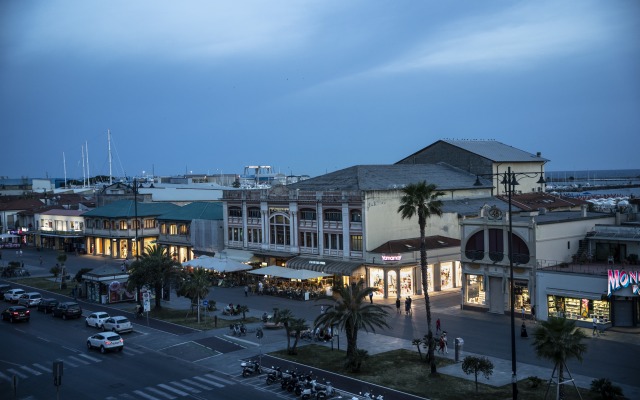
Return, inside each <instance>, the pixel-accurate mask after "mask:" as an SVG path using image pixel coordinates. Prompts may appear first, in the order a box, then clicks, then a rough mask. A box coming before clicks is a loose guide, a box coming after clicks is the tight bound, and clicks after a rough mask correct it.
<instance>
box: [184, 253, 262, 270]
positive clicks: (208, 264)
mask: <svg viewBox="0 0 640 400" xmlns="http://www.w3.org/2000/svg"><path fill="white" fill-rule="evenodd" d="M182 266H183V267H193V268H205V269H208V270H212V271H216V272H237V271H245V270H248V269H251V265H247V264H243V263H241V262H237V261H233V260H230V259H228V258H217V257H210V256H201V257H198V258H194V259H193V260H189V261H185V262H183V263H182Z"/></svg>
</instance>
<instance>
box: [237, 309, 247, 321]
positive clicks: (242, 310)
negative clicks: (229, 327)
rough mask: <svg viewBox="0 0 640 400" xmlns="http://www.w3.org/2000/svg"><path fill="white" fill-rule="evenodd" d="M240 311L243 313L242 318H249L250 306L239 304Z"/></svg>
mask: <svg viewBox="0 0 640 400" xmlns="http://www.w3.org/2000/svg"><path fill="white" fill-rule="evenodd" d="M238 311H240V312H241V313H242V320H243V321H244V320H245V319H247V313H248V312H249V307H247V306H241V305H238Z"/></svg>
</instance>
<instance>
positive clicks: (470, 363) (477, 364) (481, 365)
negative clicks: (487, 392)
mask: <svg viewBox="0 0 640 400" xmlns="http://www.w3.org/2000/svg"><path fill="white" fill-rule="evenodd" d="M462 371H464V373H465V374H467V375H470V374H474V375H475V378H476V392H478V374H479V373H482V374H483V375H484V377H485V378H487V379H489V377H490V376H491V375H492V374H493V363H492V362H491V360H489V359H488V358H487V357H474V356H467V357H465V358H464V360H462Z"/></svg>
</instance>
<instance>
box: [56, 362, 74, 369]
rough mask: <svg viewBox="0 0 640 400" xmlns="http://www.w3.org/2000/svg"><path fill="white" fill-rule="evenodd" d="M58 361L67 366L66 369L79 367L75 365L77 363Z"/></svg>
mask: <svg viewBox="0 0 640 400" xmlns="http://www.w3.org/2000/svg"><path fill="white" fill-rule="evenodd" d="M57 361H62V362H64V366H65V367H72V368H74V367H77V366H78V364H75V363H73V362H71V361H68V360H57Z"/></svg>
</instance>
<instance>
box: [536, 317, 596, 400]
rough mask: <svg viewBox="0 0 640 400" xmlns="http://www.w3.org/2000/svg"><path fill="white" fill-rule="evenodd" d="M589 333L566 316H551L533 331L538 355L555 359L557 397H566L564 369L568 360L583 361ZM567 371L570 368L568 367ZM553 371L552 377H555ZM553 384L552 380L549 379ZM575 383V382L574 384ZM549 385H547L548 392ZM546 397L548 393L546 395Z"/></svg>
mask: <svg viewBox="0 0 640 400" xmlns="http://www.w3.org/2000/svg"><path fill="white" fill-rule="evenodd" d="M586 337H587V335H585V333H584V332H583V331H582V330H580V329H578V328H576V322H575V321H574V320H569V319H566V318H555V317H549V319H548V320H546V321H542V322H541V323H540V325H538V327H537V328H536V329H535V331H534V332H533V343H532V345H533V347H534V348H535V350H536V353H537V354H538V357H541V358H546V359H548V360H551V361H553V368H554V369H553V373H555V371H556V370H557V371H558V381H557V388H556V390H557V391H556V399H563V398H564V385H562V384H560V383H561V382H564V370H565V368H567V364H566V362H567V360H568V359H570V358H576V359H577V360H578V361H582V355H583V354H584V353H585V352H586V351H587V345H586V344H585V343H582V340H583V339H585V338H586ZM567 372H569V369H568V368H567ZM553 373H552V378H553ZM549 385H551V380H549ZM574 385H575V384H574ZM548 391H549V387H547V393H548ZM545 398H546V395H545Z"/></svg>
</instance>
